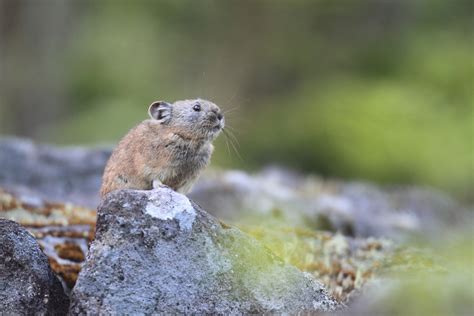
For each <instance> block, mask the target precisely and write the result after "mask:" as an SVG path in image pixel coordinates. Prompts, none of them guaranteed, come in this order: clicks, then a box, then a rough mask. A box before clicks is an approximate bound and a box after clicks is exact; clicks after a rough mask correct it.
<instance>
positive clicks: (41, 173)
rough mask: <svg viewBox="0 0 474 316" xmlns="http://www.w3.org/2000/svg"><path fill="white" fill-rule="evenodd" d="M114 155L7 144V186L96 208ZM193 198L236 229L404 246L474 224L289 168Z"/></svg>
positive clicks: (456, 209)
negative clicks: (241, 225) (247, 224)
mask: <svg viewBox="0 0 474 316" xmlns="http://www.w3.org/2000/svg"><path fill="white" fill-rule="evenodd" d="M110 152H111V151H110V149H104V148H103V149H101V148H87V147H67V148H58V147H55V146H51V145H38V144H35V143H33V142H31V141H29V140H24V139H18V138H5V139H0V166H2V168H0V187H4V188H6V189H7V191H8V192H11V193H14V195H15V196H16V197H18V198H19V199H20V200H22V201H24V202H25V203H27V204H29V205H33V206H35V207H40V206H41V205H42V204H44V200H45V201H47V202H62V203H71V202H72V203H75V204H78V205H81V206H86V207H89V208H92V209H95V208H96V206H97V204H98V203H99V195H98V192H99V188H100V183H101V176H102V172H103V169H104V167H105V164H106V161H107V159H108V157H109V155H110ZM189 196H190V197H191V198H192V199H193V200H195V201H197V203H199V204H200V205H202V206H203V207H204V208H205V209H206V210H208V211H209V212H210V213H211V214H213V215H215V216H217V217H219V218H223V219H226V220H229V221H231V222H235V221H239V222H242V221H244V220H245V218H246V217H248V218H249V220H250V221H252V222H256V221H257V220H260V221H262V222H267V221H268V218H269V217H272V216H273V215H275V214H277V215H279V216H281V220H282V221H283V222H285V223H288V224H290V225H296V226H302V227H307V228H312V229H324V230H329V231H333V232H336V231H338V232H342V233H344V234H345V235H348V236H354V237H363V238H365V237H369V236H373V237H389V238H393V239H395V240H398V241H400V240H406V239H408V238H410V237H413V235H415V237H424V238H426V239H428V240H433V241H434V242H436V240H437V239H438V238H440V237H441V235H440V234H439V232H440V231H443V232H448V231H459V230H470V229H471V225H470V223H472V221H473V218H474V216H473V214H474V212H471V210H470V209H468V207H464V206H463V205H460V204H459V203H457V202H456V201H454V200H453V199H451V198H450V197H449V196H447V195H446V194H444V193H443V192H439V191H436V190H433V189H427V188H420V187H415V186H403V187H393V186H392V187H387V186H384V187H382V186H377V185H374V184H371V183H368V182H360V181H357V182H354V181H333V180H322V179H320V178H318V177H315V176H312V175H301V174H298V173H295V172H292V171H288V170H285V169H284V168H281V167H269V168H265V169H263V170H262V171H260V172H257V173H254V174H249V173H247V172H244V171H212V170H208V172H206V173H205V174H204V175H203V176H202V177H201V179H200V180H199V181H198V182H197V183H196V185H195V186H194V189H193V191H192V192H191V193H190V195H189ZM222 205H225V206H226V207H222ZM20 215H21V214H20ZM248 215H250V216H248ZM256 215H258V216H259V217H260V218H256ZM15 219H16V218H15Z"/></svg>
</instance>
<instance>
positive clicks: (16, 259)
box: [0, 219, 69, 315]
mask: <svg viewBox="0 0 474 316" xmlns="http://www.w3.org/2000/svg"><path fill="white" fill-rule="evenodd" d="M68 305H69V299H68V297H67V296H66V295H65V294H64V291H63V288H62V285H61V283H60V281H59V280H58V279H57V278H56V276H55V275H54V273H53V272H52V271H51V268H50V267H49V264H48V258H47V257H46V255H45V254H43V252H42V251H41V249H40V247H39V245H38V243H37V242H36V240H35V238H34V237H33V236H32V235H30V233H28V232H27V231H26V230H25V229H24V228H23V227H21V226H20V225H19V224H17V223H15V222H13V221H9V220H5V219H0V314H2V315H3V314H7V315H12V314H13V315H33V314H40V315H44V314H52V315H56V314H57V315H64V314H65V313H67V310H68Z"/></svg>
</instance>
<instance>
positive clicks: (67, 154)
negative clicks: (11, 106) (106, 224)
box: [0, 138, 111, 208]
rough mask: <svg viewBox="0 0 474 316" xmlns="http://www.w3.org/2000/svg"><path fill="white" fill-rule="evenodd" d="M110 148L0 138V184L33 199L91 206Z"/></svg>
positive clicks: (34, 201)
mask: <svg viewBox="0 0 474 316" xmlns="http://www.w3.org/2000/svg"><path fill="white" fill-rule="evenodd" d="M110 153H111V151H110V149H103V148H96V149H93V148H86V147H67V148H60V147H55V146H49V145H39V144H35V143H33V142H32V141H30V140H25V139H20V138H4V139H0V166H2V167H1V168H0V186H2V187H4V188H8V189H10V190H12V191H14V192H15V193H16V194H18V195H21V197H22V199H23V200H25V201H26V200H30V201H31V203H36V201H38V200H39V199H45V200H47V201H50V202H69V203H75V204H78V205H83V206H88V207H91V208H95V207H96V206H97V204H98V202H99V194H98V188H99V186H100V183H101V177H102V172H103V170H104V166H105V163H106V162H107V159H108V158H109V155H110Z"/></svg>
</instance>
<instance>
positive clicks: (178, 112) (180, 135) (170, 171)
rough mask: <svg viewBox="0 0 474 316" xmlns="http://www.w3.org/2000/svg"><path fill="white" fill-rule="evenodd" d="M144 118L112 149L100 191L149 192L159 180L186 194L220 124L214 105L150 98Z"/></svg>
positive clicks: (206, 158)
mask: <svg viewBox="0 0 474 316" xmlns="http://www.w3.org/2000/svg"><path fill="white" fill-rule="evenodd" d="M148 114H149V115H150V119H147V120H144V121H143V122H141V123H140V124H138V125H137V126H136V127H135V128H133V129H132V130H130V132H128V134H127V135H125V137H124V138H123V139H122V140H121V141H120V143H119V144H118V146H117V147H116V148H115V150H114V151H113V152H112V155H111V156H110V158H109V161H108V162H107V165H106V167H105V170H104V175H103V178H102V187H101V190H100V195H101V196H102V197H104V196H105V195H106V194H107V193H109V192H112V191H115V190H119V189H139V190H151V189H152V188H153V187H157V186H158V185H159V184H164V185H166V186H168V187H170V188H172V189H173V190H175V191H177V192H180V193H187V192H188V191H189V190H190V189H191V186H192V184H193V183H194V181H195V180H196V179H197V177H198V176H199V174H200V172H201V171H202V170H203V169H204V168H205V167H206V166H207V165H208V164H209V161H210V158H211V154H212V151H213V150H214V146H213V145H212V141H213V140H214V139H215V138H216V137H217V136H218V135H219V133H220V132H221V131H222V129H223V128H224V124H225V119H224V116H223V114H222V112H221V110H220V109H219V107H218V106H217V105H215V104H214V103H212V102H210V101H207V100H202V99H195V100H183V101H176V102H175V103H173V104H170V103H167V102H164V101H156V102H153V103H152V104H151V105H150V107H149V109H148Z"/></svg>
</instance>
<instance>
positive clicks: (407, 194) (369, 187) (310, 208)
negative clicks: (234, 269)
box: [190, 167, 474, 241]
mask: <svg viewBox="0 0 474 316" xmlns="http://www.w3.org/2000/svg"><path fill="white" fill-rule="evenodd" d="M190 197H191V198H192V199H193V200H195V201H196V202H197V203H199V204H200V205H202V206H203V207H204V208H205V209H206V210H209V212H210V213H211V214H213V215H216V216H217V217H219V218H223V219H226V220H229V221H240V222H242V221H243V222H245V219H246V218H248V221H250V222H255V221H256V220H257V219H258V218H259V217H260V218H261V219H262V220H264V219H265V218H269V217H275V216H278V217H279V218H280V220H281V221H282V222H285V223H288V224H289V225H295V226H303V227H305V226H306V227H310V228H315V229H323V230H330V231H339V232H342V233H343V234H345V235H349V236H355V237H370V236H374V237H389V238H392V239H395V240H405V239H407V238H409V237H413V236H417V237H424V238H427V239H428V240H433V241H436V240H437V238H440V237H441V235H440V233H439V232H440V231H444V232H448V231H458V230H460V229H471V226H470V225H471V224H470V223H472V221H473V217H474V216H473V212H471V211H470V210H469V209H468V208H466V207H463V206H462V205H460V204H459V203H457V202H456V201H455V200H453V199H451V198H450V197H449V196H447V195H446V194H444V193H443V192H440V191H436V190H433V189H427V188H420V187H413V186H405V187H394V186H392V187H379V186H376V185H373V184H370V183H367V182H352V181H347V182H344V181H331V180H327V181H323V180H321V179H319V178H317V177H314V176H303V175H300V174H297V173H294V172H291V171H287V170H285V169H282V168H277V167H272V168H267V169H264V170H262V171H261V172H258V173H255V174H248V173H245V172H243V171H225V172H209V173H208V174H207V175H205V176H204V177H202V179H201V180H200V181H198V182H197V183H196V185H195V187H194V189H193V191H192V192H191V193H190ZM221 205H226V207H225V208H222V207H220V206H221Z"/></svg>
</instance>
